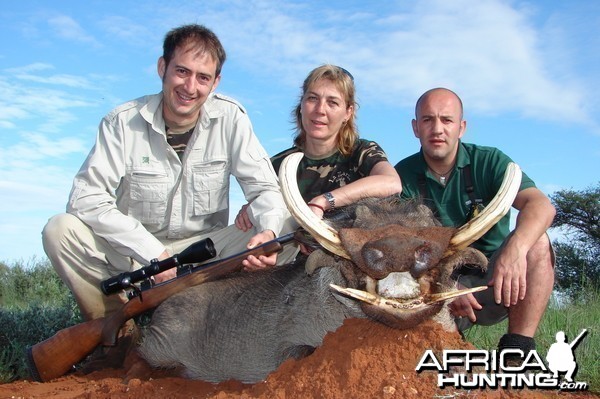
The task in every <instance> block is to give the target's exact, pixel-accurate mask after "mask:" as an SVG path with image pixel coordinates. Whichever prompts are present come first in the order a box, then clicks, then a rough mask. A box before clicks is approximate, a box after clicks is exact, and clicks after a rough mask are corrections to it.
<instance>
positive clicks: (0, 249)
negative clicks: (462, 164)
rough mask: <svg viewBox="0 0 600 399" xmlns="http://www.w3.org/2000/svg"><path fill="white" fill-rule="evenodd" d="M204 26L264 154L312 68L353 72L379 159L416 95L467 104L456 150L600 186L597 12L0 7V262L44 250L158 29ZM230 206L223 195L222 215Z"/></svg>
mask: <svg viewBox="0 0 600 399" xmlns="http://www.w3.org/2000/svg"><path fill="white" fill-rule="evenodd" d="M184 23H200V24H204V25H206V26H208V27H209V28H211V29H213V30H214V31H215V32H216V33H217V35H219V37H220V38H221V40H222V42H223V44H224V46H225V49H226V50H227V53H228V60H227V62H226V63H225V66H224V68H223V72H222V80H221V84H220V86H219V91H220V92H222V93H225V94H227V95H230V96H232V97H235V98H237V99H238V100H239V101H241V102H242V103H243V104H244V106H245V107H246V109H247V110H248V113H249V115H250V117H251V119H252V122H253V124H254V128H255V131H256V133H257V135H258V137H259V139H260V140H261V141H262V143H263V145H264V147H265V148H266V150H267V151H268V152H269V153H270V154H275V153H277V152H279V151H280V150H282V149H285V148H287V147H288V146H289V145H290V143H291V137H292V133H293V132H292V124H291V123H290V111H291V109H292V108H293V106H294V105H295V103H296V101H297V100H298V96H299V93H300V92H299V87H300V85H301V83H302V80H303V79H304V77H305V76H306V74H307V73H308V72H309V71H310V70H311V69H312V68H314V67H316V66H318V65H320V64H323V63H334V64H338V65H341V66H343V67H344V68H346V69H348V70H349V71H351V72H352V74H353V75H354V77H355V81H356V84H357V90H358V99H359V103H360V109H359V111H358V123H359V128H360V131H361V135H362V137H365V138H369V139H373V140H376V141H377V142H379V144H380V145H381V146H382V147H383V148H384V149H385V150H386V152H387V154H388V156H389V158H390V161H391V162H392V163H393V164H395V163H396V162H397V161H399V160H400V159H402V158H404V157H405V156H408V155H410V154H412V153H414V152H416V151H417V150H418V148H419V147H418V141H417V140H416V139H415V138H414V136H413V135H412V131H411V127H410V120H411V118H412V116H413V109H414V108H413V107H414V103H415V101H416V99H417V98H418V96H419V95H420V94H421V93H422V92H424V91H425V90H427V89H429V88H432V87H438V86H445V87H449V88H451V89H453V90H454V91H456V92H457V93H458V94H459V95H460V96H461V97H462V99H463V102H464V104H465V118H466V119H467V122H468V130H467V133H466V136H465V141H470V142H477V143H480V144H484V145H492V146H497V147H500V148H501V149H503V150H504V151H505V152H506V153H507V154H508V155H510V156H511V157H512V158H513V159H514V160H515V161H516V162H517V163H519V164H520V165H521V167H522V168H523V169H524V170H525V171H526V172H527V173H528V174H529V175H530V176H531V177H532V178H533V179H534V180H535V181H536V183H537V185H538V187H539V188H540V189H542V190H543V191H544V192H545V193H547V194H551V193H553V192H555V191H556V190H560V189H564V188H573V189H576V190H578V189H583V188H586V187H589V186H591V185H593V184H596V183H597V182H598V181H600V173H599V166H600V97H599V96H598V95H597V91H598V88H600V35H598V31H597V29H598V26H600V2H595V1H584V0H571V1H559V0H555V1H552V0H550V1H548V0H539V1H501V0H452V1H447V0H417V1H405V0H398V1H370V2H369V1H364V0H358V1H354V0H339V1H338V0H330V1H327V2H323V1H320V0H315V1H288V2H283V1H275V0H273V1H271V0H264V1H249V0H240V1H220V0H213V1H210V2H208V1H193V0H188V1H186V2H176V3H173V4H170V2H166V1H156V0H145V1H125V0H119V1H111V0H107V1H96V0H86V1H78V0H70V1H68V0H65V1H54V2H48V1H34V0H23V1H11V2H7V3H6V4H3V6H2V8H1V10H0V43H1V45H0V109H1V111H0V203H1V204H2V210H0V260H1V261H6V262H12V261H15V260H25V261H28V260H30V259H31V258H32V257H33V256H36V257H42V256H44V253H43V249H42V247H41V239H40V231H41V230H42V228H43V226H44V224H45V222H46V220H47V219H48V218H49V217H50V216H52V215H54V214H56V213H59V212H62V211H64V209H65V204H66V201H67V196H68V193H69V191H70V187H71V182H72V179H73V176H74V175H75V173H76V172H77V170H78V169H79V167H80V166H81V163H82V162H83V160H84V159H85V157H86V155H87V153H88V152H89V150H90V149H91V147H92V145H93V143H94V139H95V135H96V129H97V126H98V123H99V121H100V119H101V118H102V117H103V116H104V115H105V114H106V113H107V112H108V111H110V110H111V109H112V108H113V107H115V106H116V105H118V104H120V103H122V102H125V101H127V100H130V99H133V98H136V97H139V96H142V95H145V94H150V93H156V92H158V91H159V90H160V80H159V78H158V76H157V73H156V61H157V59H158V57H159V56H160V55H161V50H162V40H163V37H164V34H165V33H166V32H167V31H168V30H169V29H171V28H172V27H175V26H178V25H181V24H184ZM242 202H243V198H242V196H241V194H240V191H239V189H236V190H234V192H233V194H232V198H231V206H232V210H233V211H234V212H235V211H237V209H238V208H239V205H240V204H241V203H242Z"/></svg>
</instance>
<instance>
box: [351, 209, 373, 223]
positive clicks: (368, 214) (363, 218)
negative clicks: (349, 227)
mask: <svg viewBox="0 0 600 399" xmlns="http://www.w3.org/2000/svg"><path fill="white" fill-rule="evenodd" d="M373 219H374V214H373V212H372V211H371V209H369V207H368V206H365V205H358V206H357V207H356V217H355V219H354V226H355V227H361V226H362V225H363V224H364V223H365V222H368V221H372V220H373Z"/></svg>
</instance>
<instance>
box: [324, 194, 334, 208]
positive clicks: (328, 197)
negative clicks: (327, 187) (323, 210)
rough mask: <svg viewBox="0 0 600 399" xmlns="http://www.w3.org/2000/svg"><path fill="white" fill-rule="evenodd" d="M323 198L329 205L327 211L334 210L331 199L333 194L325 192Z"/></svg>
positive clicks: (332, 199)
mask: <svg viewBox="0 0 600 399" xmlns="http://www.w3.org/2000/svg"><path fill="white" fill-rule="evenodd" d="M323 197H325V199H326V200H327V202H328V203H329V208H330V209H329V210H330V211H333V210H334V209H335V198H334V197H333V194H331V193H330V192H327V193H325V194H323Z"/></svg>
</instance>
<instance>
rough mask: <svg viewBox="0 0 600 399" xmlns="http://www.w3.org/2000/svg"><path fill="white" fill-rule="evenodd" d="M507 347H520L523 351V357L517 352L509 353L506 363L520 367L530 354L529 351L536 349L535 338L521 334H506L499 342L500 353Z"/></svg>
mask: <svg viewBox="0 0 600 399" xmlns="http://www.w3.org/2000/svg"><path fill="white" fill-rule="evenodd" d="M506 349H520V350H521V351H523V357H522V358H521V356H519V354H517V353H514V354H513V353H510V354H507V355H506V357H505V358H504V359H505V362H504V363H505V365H506V366H510V367H519V366H520V365H521V364H522V363H523V361H524V360H525V359H526V358H527V355H529V352H531V351H533V350H535V340H534V339H533V338H532V337H526V336H524V335H521V334H504V335H503V336H502V337H501V338H500V341H499V342H498V353H502V352H503V351H505V350H506Z"/></svg>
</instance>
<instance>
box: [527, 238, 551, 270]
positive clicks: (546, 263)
mask: <svg viewBox="0 0 600 399" xmlns="http://www.w3.org/2000/svg"><path fill="white" fill-rule="evenodd" d="M555 262H556V260H555V255H554V249H553V248H552V244H551V243H550V239H549V238H548V235H547V234H544V235H542V236H541V237H540V238H539V239H538V240H537V242H536V243H535V244H534V245H533V247H531V249H530V250H529V252H528V253H527V268H528V275H530V276H535V275H540V276H544V277H545V280H548V281H550V280H552V281H554V265H555Z"/></svg>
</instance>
